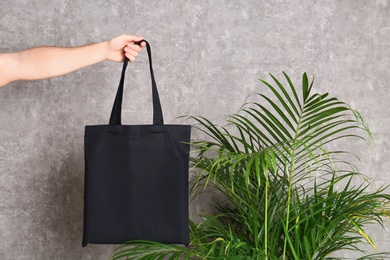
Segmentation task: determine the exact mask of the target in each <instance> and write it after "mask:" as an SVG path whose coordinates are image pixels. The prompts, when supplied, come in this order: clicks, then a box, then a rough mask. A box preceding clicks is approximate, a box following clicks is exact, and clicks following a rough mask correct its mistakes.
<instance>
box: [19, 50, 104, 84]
mask: <svg viewBox="0 0 390 260" xmlns="http://www.w3.org/2000/svg"><path fill="white" fill-rule="evenodd" d="M107 51H108V50H107V42H100V43H94V44H91V45H86V46H80V47H71V48H62V47H37V48H33V49H29V50H25V51H22V52H19V53H16V55H17V58H16V59H17V60H18V66H17V67H18V73H17V74H18V78H17V79H14V80H34V79H44V78H51V77H55V76H60V75H64V74H66V73H69V72H72V71H74V70H77V69H80V68H83V67H85V66H88V65H91V64H95V63H97V62H100V61H103V60H106V59H107Z"/></svg>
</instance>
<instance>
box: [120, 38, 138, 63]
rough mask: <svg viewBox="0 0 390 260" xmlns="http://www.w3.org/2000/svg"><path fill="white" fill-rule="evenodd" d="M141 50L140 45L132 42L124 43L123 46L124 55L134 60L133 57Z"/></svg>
mask: <svg viewBox="0 0 390 260" xmlns="http://www.w3.org/2000/svg"><path fill="white" fill-rule="evenodd" d="M141 50H142V47H141V46H139V45H137V44H134V43H133V42H131V43H129V44H127V45H126V47H125V48H124V51H125V56H126V57H127V58H128V59H129V60H130V61H134V60H135V58H136V57H137V56H138V53H139V52H140V51H141Z"/></svg>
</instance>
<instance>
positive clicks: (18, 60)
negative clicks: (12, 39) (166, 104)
mask: <svg viewBox="0 0 390 260" xmlns="http://www.w3.org/2000/svg"><path fill="white" fill-rule="evenodd" d="M142 39H143V37H139V36H135V35H127V34H123V35H120V36H117V37H115V38H112V39H111V40H110V41H107V42H99V43H94V44H91V45H85V46H79V47H70V48H63V47H36V48H32V49H28V50H25V51H21V52H17V53H0V87H2V86H5V85H7V84H8V83H10V82H12V81H16V80H35V79H46V78H51V77H55V76H60V75H64V74H66V73H69V72H72V71H74V70H77V69H80V68H83V67H85V66H88V65H92V64H95V63H97V62H100V61H103V60H107V59H108V60H112V61H117V62H123V60H124V58H125V57H127V58H128V59H129V60H130V61H134V59H135V57H136V56H137V55H138V52H140V51H141V49H142V47H143V46H145V43H141V46H142V47H141V46H138V45H135V44H134V43H135V42H138V41H141V40H142Z"/></svg>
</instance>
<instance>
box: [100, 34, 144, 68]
mask: <svg viewBox="0 0 390 260" xmlns="http://www.w3.org/2000/svg"><path fill="white" fill-rule="evenodd" d="M143 39H144V38H143V37H140V36H135V35H126V34H123V35H120V36H117V37H115V38H113V39H111V40H110V41H108V42H107V59H108V60H112V61H117V62H123V61H124V59H125V56H126V57H127V58H128V59H129V60H130V61H134V60H135V57H137V56H138V53H139V52H140V51H141V50H142V47H145V45H146V43H145V42H142V43H141V46H138V45H136V44H134V43H135V42H138V41H141V40H143Z"/></svg>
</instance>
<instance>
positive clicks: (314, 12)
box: [0, 0, 390, 260]
mask: <svg viewBox="0 0 390 260" xmlns="http://www.w3.org/2000/svg"><path fill="white" fill-rule="evenodd" d="M389 17H390V1H388V0H372V1H366V0H345V1H338V0H331V1H318V0H311V1H297V0H296V1H286V0H278V1H264V0H251V1H232V0H215V1H206V0H199V1H152V0H142V1H141V0H133V1H125V0H115V1H114V0H106V1H91V0H68V1H60V0H53V1H49V0H44V1H28V0H12V1H11V0H0V52H15V51H19V50H23V49H26V48H30V47H34V46H42V45H58V46H76V45H84V44H88V43H92V42H97V41H103V40H108V39H110V38H112V37H114V36H117V35H119V34H122V33H129V34H138V35H142V36H144V37H145V38H146V39H148V40H149V41H150V43H151V45H152V47H153V53H154V66H155V74H156V78H157V83H158V86H159V90H160V97H161V102H162V106H163V109H164V113H165V118H166V122H167V123H175V122H176V123H177V122H178V120H177V119H175V118H176V117H177V116H180V115H186V114H190V115H205V116H207V117H208V118H209V119H211V120H213V121H215V122H220V123H222V122H223V120H224V116H225V115H227V114H230V113H233V112H236V111H237V110H238V108H239V107H240V105H241V104H242V103H243V101H244V100H245V98H246V97H247V96H248V95H249V94H251V93H254V92H257V91H261V88H260V87H261V85H260V83H259V82H258V80H257V78H265V79H270V77H269V76H268V75H267V73H268V72H271V73H273V74H274V75H276V76H277V77H281V76H282V74H281V71H282V70H283V71H286V72H287V73H288V74H289V75H290V76H291V77H292V78H293V79H295V81H296V82H299V80H300V78H301V75H302V73H303V72H305V71H306V72H308V74H309V75H315V76H316V88H317V89H318V90H323V91H329V92H330V93H331V94H333V95H336V96H337V97H339V98H341V99H342V100H344V101H346V102H347V103H349V104H351V105H352V106H353V107H354V108H356V109H357V110H358V111H360V112H361V113H362V115H363V117H364V118H365V119H366V121H367V122H368V124H369V126H370V127H371V130H372V131H373V133H374V136H375V141H376V144H375V145H374V146H373V147H372V148H367V147H366V146H364V144H363V143H356V144H349V145H350V147H351V149H352V150H353V151H355V152H357V153H358V154H359V155H360V156H361V158H362V163H361V165H360V169H361V170H362V172H364V173H366V174H367V175H368V176H370V177H371V178H373V181H374V183H375V185H377V186H379V185H381V184H384V183H390V174H389V172H388V171H389V169H390V160H389V155H390V109H389V105H388V102H389V99H390V93H389V86H388V82H390V74H389V67H390V61H389V57H390V18H389ZM120 70H121V64H118V63H114V62H109V61H106V62H102V63H99V64H96V65H93V66H90V67H87V68H84V69H81V70H79V71H76V72H73V73H71V74H68V75H65V76H62V77H58V78H53V79H49V80H41V81H26V82H14V83H12V84H10V85H8V86H6V87H4V88H1V89H0V259H2V260H3V259H4V260H8V259H94V260H96V259H107V258H108V257H109V255H110V254H111V252H112V250H113V248H114V246H109V245H108V246H104V245H89V246H88V247H86V248H81V237H82V214H83V181H84V162H83V135H84V125H86V124H106V123H107V122H108V117H109V113H110V109H111V106H112V103H113V100H114V96H115V91H116V87H117V84H118V81H119V74H120ZM149 82H150V81H149V76H148V70H147V55H146V52H143V53H142V54H141V55H140V57H139V59H138V60H137V61H136V62H135V63H132V64H130V68H129V69H128V76H127V85H126V86H127V89H126V91H125V102H124V107H125V108H124V114H123V121H124V123H150V122H151V97H150V96H149V91H150V83H149ZM196 137H197V133H195V134H194V138H196ZM197 203H198V204H197ZM201 206H202V205H201V202H196V203H195V204H192V205H191V209H192V211H194V210H195V209H197V208H199V207H201ZM373 239H374V240H375V241H376V243H377V245H378V248H379V249H380V250H382V251H385V250H388V249H389V248H390V229H389V225H387V232H382V231H381V232H375V229H374V232H373ZM344 255H345V256H350V257H352V258H353V252H352V253H351V252H345V254H344Z"/></svg>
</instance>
